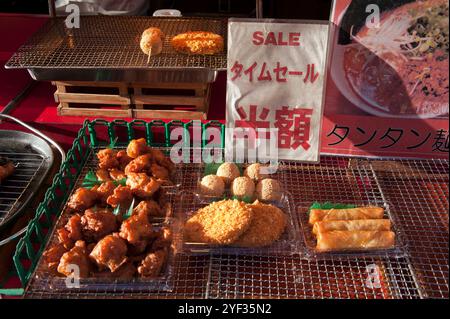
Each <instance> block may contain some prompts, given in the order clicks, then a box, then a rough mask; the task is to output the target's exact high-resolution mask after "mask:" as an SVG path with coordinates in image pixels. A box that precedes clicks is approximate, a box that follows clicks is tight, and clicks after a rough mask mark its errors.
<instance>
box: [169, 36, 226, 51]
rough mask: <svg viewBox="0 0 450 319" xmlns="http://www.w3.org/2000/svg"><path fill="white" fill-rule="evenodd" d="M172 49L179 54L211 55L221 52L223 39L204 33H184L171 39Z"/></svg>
mask: <svg viewBox="0 0 450 319" xmlns="http://www.w3.org/2000/svg"><path fill="white" fill-rule="evenodd" d="M171 43H172V46H173V48H174V49H175V50H176V51H178V52H181V53H186V54H197V55H213V54H217V53H220V52H222V51H223V49H224V40H223V37H222V36H220V35H218V34H215V33H212V32H205V31H195V32H192V31H191V32H186V33H182V34H178V35H177V36H175V37H173V38H172V41H171Z"/></svg>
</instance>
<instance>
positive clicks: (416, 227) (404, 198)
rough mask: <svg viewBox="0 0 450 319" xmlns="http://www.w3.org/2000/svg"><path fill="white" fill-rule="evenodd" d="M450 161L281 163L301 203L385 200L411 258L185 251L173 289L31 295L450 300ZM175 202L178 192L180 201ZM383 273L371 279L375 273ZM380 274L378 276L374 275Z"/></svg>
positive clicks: (187, 180)
mask: <svg viewBox="0 0 450 319" xmlns="http://www.w3.org/2000/svg"><path fill="white" fill-rule="evenodd" d="M448 168H449V166H448V161H445V160H428V161H406V160H405V161H399V160H392V161H381V160H365V159H349V158H341V157H330V156H327V157H323V158H322V161H321V164H320V165H308V164H299V163H294V162H286V163H283V165H281V167H280V170H281V171H280V172H281V174H280V176H281V179H282V183H283V184H284V186H285V188H286V189H289V190H290V192H291V193H292V194H293V196H294V202H295V205H296V206H302V205H306V204H311V202H313V201H324V202H326V201H330V202H344V203H346V202H352V203H356V204H361V205H362V204H366V205H367V204H374V205H377V204H384V203H386V202H389V205H390V208H391V210H392V212H393V213H395V214H396V216H397V218H398V223H399V225H398V226H399V227H400V228H401V229H402V231H403V232H404V233H405V234H406V236H405V237H406V238H405V240H406V244H407V255H406V256H405V257H390V256H389V255H386V256H378V257H367V258H352V257H342V256H340V257H336V258H333V257H330V258H328V259H325V260H310V259H308V258H305V256H304V255H303V254H302V253H301V252H299V253H297V254H294V255H289V256H288V255H277V256H268V255H251V256H242V255H233V254H210V255H203V256H197V255H190V254H179V255H177V257H176V259H175V261H174V275H173V277H172V283H171V286H172V287H173V290H172V291H155V292H152V293H145V292H139V291H136V292H133V293H127V294H124V293H121V292H117V293H115V294H105V293H104V292H101V291H92V292H87V293H80V292H77V291H73V292H70V293H67V294H63V295H61V294H55V293H54V292H52V291H49V290H45V289H41V288H40V287H36V286H34V285H33V281H31V282H30V284H29V286H28V288H27V292H26V297H29V298H52V297H53V298H54V297H59V298H92V297H96V298H364V299H377V298H383V299H394V298H410V299H416V298H448V297H449V286H448V281H449V278H448V277H449V266H448V257H449V253H448V251H449V249H448V248H449V247H448V240H449V232H448V218H449V217H448V216H449V215H448V206H449V204H448V180H449V177H448ZM180 169H181V170H182V172H183V183H182V188H181V189H182V190H183V192H184V191H191V192H193V191H195V189H196V187H197V176H198V166H196V165H192V164H186V165H181V166H180ZM174 200H176V197H175V198H174ZM374 273H375V274H378V276H376V277H371V274H374ZM371 278H372V279H373V278H375V280H370V279H371Z"/></svg>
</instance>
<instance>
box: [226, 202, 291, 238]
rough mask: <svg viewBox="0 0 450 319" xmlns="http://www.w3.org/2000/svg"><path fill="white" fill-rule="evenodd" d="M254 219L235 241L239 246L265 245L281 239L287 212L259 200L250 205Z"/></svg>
mask: <svg viewBox="0 0 450 319" xmlns="http://www.w3.org/2000/svg"><path fill="white" fill-rule="evenodd" d="M250 208H251V209H252V211H253V220H252V223H251V225H250V227H249V229H248V230H247V231H246V232H245V233H244V234H243V235H242V236H241V237H239V239H238V240H237V241H236V242H235V243H234V245H236V246H239V247H265V246H269V245H271V244H273V243H274V242H275V241H277V240H278V239H280V237H281V235H282V234H283V233H284V230H285V228H286V224H287V217H286V215H285V213H283V211H282V210H281V209H279V208H278V207H275V206H273V205H265V204H262V203H260V202H258V201H256V202H255V203H253V204H252V205H250Z"/></svg>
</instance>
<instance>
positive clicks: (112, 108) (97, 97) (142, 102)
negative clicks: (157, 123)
mask: <svg viewBox="0 0 450 319" xmlns="http://www.w3.org/2000/svg"><path fill="white" fill-rule="evenodd" d="M53 84H54V85H55V86H56V87H57V90H56V92H55V100H56V102H58V103H59V106H58V115H65V116H89V117H93V116H106V117H129V118H152V119H157V118H165V119H176V120H180V119H195V120H202V119H206V117H207V112H208V106H209V98H210V91H211V90H210V85H209V84H206V83H145V84H144V83H121V82H98V83H96V82H54V83H53Z"/></svg>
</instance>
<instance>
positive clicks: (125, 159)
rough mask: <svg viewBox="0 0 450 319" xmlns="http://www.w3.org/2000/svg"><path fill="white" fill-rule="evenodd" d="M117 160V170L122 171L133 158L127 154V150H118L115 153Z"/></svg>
mask: <svg viewBox="0 0 450 319" xmlns="http://www.w3.org/2000/svg"><path fill="white" fill-rule="evenodd" d="M116 158H117V160H118V161H119V170H121V171H124V170H125V167H127V165H128V164H130V162H131V161H132V160H133V159H132V158H131V157H129V156H128V154H127V151H119V152H117V155H116Z"/></svg>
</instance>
